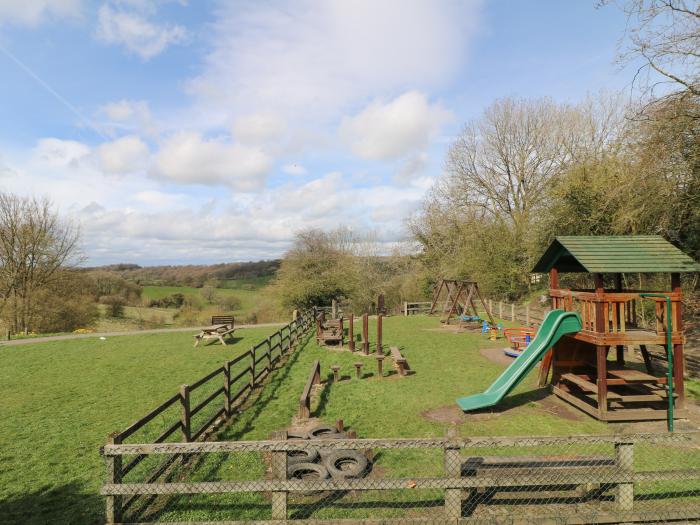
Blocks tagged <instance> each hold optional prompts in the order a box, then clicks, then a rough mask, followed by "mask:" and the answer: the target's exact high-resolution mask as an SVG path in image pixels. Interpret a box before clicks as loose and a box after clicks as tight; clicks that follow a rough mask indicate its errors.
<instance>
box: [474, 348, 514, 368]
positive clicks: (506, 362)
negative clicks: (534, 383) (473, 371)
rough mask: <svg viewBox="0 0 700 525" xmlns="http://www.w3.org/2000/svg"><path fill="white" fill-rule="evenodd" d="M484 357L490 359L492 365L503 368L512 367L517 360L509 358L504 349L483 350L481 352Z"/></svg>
mask: <svg viewBox="0 0 700 525" xmlns="http://www.w3.org/2000/svg"><path fill="white" fill-rule="evenodd" d="M479 353H480V354H481V356H482V357H484V358H486V359H488V360H489V361H491V362H492V363H496V364H497V365H501V366H510V365H511V363H512V362H513V361H514V360H515V358H513V357H508V356H507V355H506V354H504V353H503V348H482V349H481V350H479Z"/></svg>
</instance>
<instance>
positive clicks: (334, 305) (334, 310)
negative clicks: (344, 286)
mask: <svg viewBox="0 0 700 525" xmlns="http://www.w3.org/2000/svg"><path fill="white" fill-rule="evenodd" d="M331 317H332V318H333V319H337V318H338V301H336V300H335V299H333V300H332V301H331Z"/></svg>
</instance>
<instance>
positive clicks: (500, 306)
mask: <svg viewBox="0 0 700 525" xmlns="http://www.w3.org/2000/svg"><path fill="white" fill-rule="evenodd" d="M498 318H499V319H503V301H498Z"/></svg>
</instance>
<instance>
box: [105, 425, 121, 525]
mask: <svg viewBox="0 0 700 525" xmlns="http://www.w3.org/2000/svg"><path fill="white" fill-rule="evenodd" d="M116 436H117V433H114V434H111V435H110V436H109V437H108V438H107V443H108V444H109V445H119V444H121V442H122V440H121V439H120V438H118V437H116ZM106 458H107V483H111V484H117V483H121V482H122V457H121V456H106ZM122 497H123V496H107V508H106V518H107V523H108V524H110V523H119V522H120V521H122Z"/></svg>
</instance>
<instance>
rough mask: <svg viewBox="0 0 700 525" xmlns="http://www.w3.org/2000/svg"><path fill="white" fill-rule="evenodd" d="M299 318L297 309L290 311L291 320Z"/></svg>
mask: <svg viewBox="0 0 700 525" xmlns="http://www.w3.org/2000/svg"><path fill="white" fill-rule="evenodd" d="M297 319H299V310H293V311H292V321H296V320H297Z"/></svg>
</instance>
